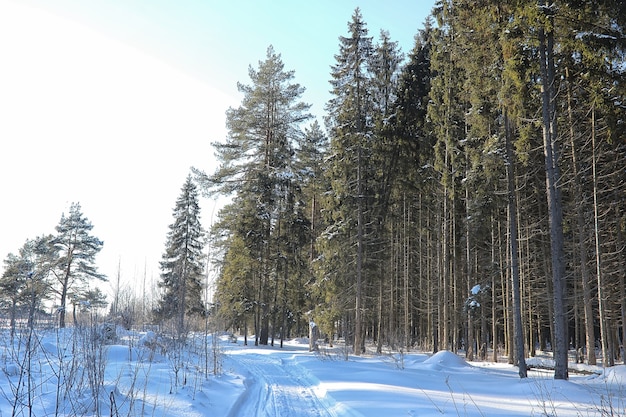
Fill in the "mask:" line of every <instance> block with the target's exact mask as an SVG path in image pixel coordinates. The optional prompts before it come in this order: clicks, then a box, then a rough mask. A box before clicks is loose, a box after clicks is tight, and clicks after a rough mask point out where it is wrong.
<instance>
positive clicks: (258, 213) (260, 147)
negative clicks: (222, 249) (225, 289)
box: [196, 46, 311, 344]
mask: <svg viewBox="0 0 626 417" xmlns="http://www.w3.org/2000/svg"><path fill="white" fill-rule="evenodd" d="M248 72H249V75H250V79H251V81H252V84H251V85H245V84H241V83H239V84H238V88H239V91H240V92H242V93H243V94H244V97H243V100H242V104H241V106H239V107H238V108H230V109H229V110H228V111H227V113H226V124H227V128H228V137H227V138H226V141H225V143H214V144H213V145H214V147H215V149H216V150H217V157H218V159H219V161H220V163H221V165H220V167H219V169H218V170H217V171H216V172H215V173H213V174H212V175H206V174H204V173H202V172H199V171H197V170H196V173H197V174H198V176H199V178H200V179H201V181H202V183H203V185H204V186H205V189H206V190H207V191H208V192H213V193H222V194H232V193H236V196H235V201H236V202H237V206H236V207H237V210H238V212H239V213H240V215H239V216H230V215H228V213H229V211H230V208H233V207H232V206H231V207H230V208H229V210H225V211H223V213H221V214H223V215H224V218H223V219H222V222H221V227H222V230H225V231H226V233H227V237H228V238H232V237H233V236H234V235H238V238H241V239H243V241H244V242H245V245H246V247H247V250H248V251H249V253H250V255H251V258H252V259H257V260H259V262H260V265H259V267H255V268H254V269H252V270H254V274H253V275H254V278H255V285H254V287H255V291H256V295H255V302H254V308H255V330H256V331H255V335H256V338H257V339H256V340H255V343H260V344H268V342H269V337H270V331H272V335H273V334H274V331H275V330H278V329H277V327H280V324H278V317H279V314H277V311H278V310H277V309H279V307H278V303H279V300H280V299H281V298H280V297H279V295H278V292H279V291H280V292H281V294H283V295H284V285H280V286H279V285H278V284H279V278H278V277H279V276H281V277H282V278H285V277H286V274H285V273H284V272H281V271H282V268H285V267H286V264H285V262H287V263H292V262H294V259H295V256H296V252H297V251H296V250H295V247H297V246H298V245H300V244H301V239H302V238H301V237H302V233H303V232H304V231H305V230H306V229H307V228H308V222H307V221H306V217H305V215H304V211H303V210H304V208H303V205H302V204H303V203H302V198H301V186H300V184H299V182H298V178H299V174H298V172H297V168H296V167H295V166H294V152H295V151H294V146H295V144H296V142H297V141H299V140H300V139H301V136H302V131H301V130H300V124H301V123H303V122H305V121H306V120H308V119H309V118H310V117H311V115H310V114H309V113H308V110H309V108H310V105H309V104H306V103H304V102H301V101H300V97H301V96H302V94H303V92H304V88H303V87H301V86H300V85H299V84H295V83H293V82H292V80H293V78H294V71H285V70H284V64H283V62H282V59H281V56H280V54H277V53H276V52H275V51H274V48H273V47H272V46H270V47H269V48H268V49H267V55H266V59H265V60H264V61H261V62H259V67H258V70H256V69H254V68H252V67H250V68H249V71H248ZM286 232H288V233H289V235H287V234H286ZM236 241H237V240H227V242H231V243H232V242H236ZM294 245H295V246H294ZM227 251H230V248H228V249H227ZM229 256H234V254H232V253H231V254H230V255H229ZM223 278H224V279H226V278H227V277H223ZM231 278H232V277H231ZM281 281H282V280H281ZM283 284H284V282H283ZM281 297H282V295H281ZM283 305H284V303H283ZM270 322H271V324H272V326H271V329H270Z"/></svg>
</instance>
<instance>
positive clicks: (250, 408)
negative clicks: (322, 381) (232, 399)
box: [229, 352, 339, 417]
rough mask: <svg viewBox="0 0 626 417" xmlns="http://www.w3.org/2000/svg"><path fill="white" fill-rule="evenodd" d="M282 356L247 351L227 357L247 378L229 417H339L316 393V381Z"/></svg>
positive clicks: (304, 370) (305, 371)
mask: <svg viewBox="0 0 626 417" xmlns="http://www.w3.org/2000/svg"><path fill="white" fill-rule="evenodd" d="M281 356H283V355H276V354H274V355H267V354H256V353H250V352H247V353H246V354H245V355H237V354H235V355H229V358H230V360H232V361H233V362H234V363H235V366H236V367H237V368H239V369H241V371H242V373H243V374H244V375H245V376H246V383H245V385H246V390H245V392H244V393H243V394H242V396H241V397H240V398H239V399H238V400H237V402H236V403H235V405H234V406H233V408H232V409H231V411H230V413H229V416H230V417H235V416H251V417H252V416H254V417H274V416H296V415H297V416H298V417H326V416H329V417H339V414H337V413H336V412H335V411H336V410H333V406H331V405H330V404H329V403H328V402H327V401H324V400H323V399H320V398H318V396H317V395H316V393H315V384H316V382H315V381H314V380H312V378H311V377H309V376H307V375H308V371H307V370H306V369H304V368H302V367H301V366H298V365H297V364H296V363H295V362H294V361H293V360H290V359H285V358H281Z"/></svg>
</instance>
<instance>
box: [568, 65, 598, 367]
mask: <svg viewBox="0 0 626 417" xmlns="http://www.w3.org/2000/svg"><path fill="white" fill-rule="evenodd" d="M565 75H566V78H567V112H568V122H569V129H570V131H569V135H570V146H571V148H572V167H573V170H574V178H575V190H576V195H577V196H579V197H580V198H581V199H582V195H583V193H582V185H581V182H582V179H581V178H579V174H578V161H577V158H576V148H575V140H574V116H573V109H572V83H571V80H570V77H569V70H568V69H567V68H566V69H565ZM576 222H577V225H578V242H577V243H578V258H579V262H580V279H581V282H582V292H583V294H582V296H583V303H582V305H583V313H584V322H585V323H584V326H585V332H584V335H585V346H586V350H587V363H588V364H589V365H595V364H596V348H595V330H594V324H593V306H592V304H591V299H592V298H591V286H590V283H589V269H588V267H587V250H586V248H585V229H586V227H585V213H584V210H583V201H579V202H578V203H577V204H576Z"/></svg>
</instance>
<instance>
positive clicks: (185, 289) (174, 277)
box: [155, 176, 206, 333]
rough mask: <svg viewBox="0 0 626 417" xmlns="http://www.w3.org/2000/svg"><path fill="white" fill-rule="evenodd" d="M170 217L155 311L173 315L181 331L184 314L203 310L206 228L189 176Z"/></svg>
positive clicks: (157, 313) (189, 314) (166, 316)
mask: <svg viewBox="0 0 626 417" xmlns="http://www.w3.org/2000/svg"><path fill="white" fill-rule="evenodd" d="M173 217H174V223H172V224H171V225H170V226H169V229H170V231H169V232H168V234H167V240H166V243H165V253H164V254H163V259H162V260H161V280H160V282H159V287H160V288H162V289H163V296H162V298H161V300H160V301H159V305H158V307H157V309H156V311H155V313H156V315H157V317H159V318H160V319H161V320H164V319H174V323H175V325H176V328H177V330H178V331H179V332H181V333H182V332H184V331H185V317H186V316H203V315H205V314H206V309H205V306H204V303H203V301H202V293H203V291H202V289H203V282H202V281H203V276H204V275H203V272H204V259H205V255H204V253H203V250H204V244H205V231H204V229H203V228H202V225H201V223H200V206H199V203H198V190H197V187H196V185H195V184H194V182H193V180H192V178H191V176H188V177H187V180H186V181H185V184H184V185H183V187H182V189H181V193H180V196H179V197H178V199H177V200H176V205H175V207H174V210H173Z"/></svg>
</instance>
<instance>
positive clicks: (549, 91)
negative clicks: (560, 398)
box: [538, 0, 568, 379]
mask: <svg viewBox="0 0 626 417" xmlns="http://www.w3.org/2000/svg"><path fill="white" fill-rule="evenodd" d="M539 7H540V8H542V9H543V7H544V1H543V0H539ZM538 35H539V66H540V72H541V83H542V85H541V90H542V119H543V147H544V156H545V166H546V196H547V200H548V210H549V212H548V220H549V223H550V249H551V254H552V282H553V309H554V312H553V314H554V332H553V334H552V344H553V349H554V362H555V365H554V378H555V379H568V370H567V348H568V344H567V325H566V316H565V265H564V256H563V212H562V207H561V193H560V184H559V180H560V173H559V167H558V161H559V150H558V145H557V132H556V106H555V100H556V86H555V81H556V77H555V74H554V72H555V68H554V34H553V32H552V30H550V31H548V32H547V33H546V32H545V29H544V27H543V25H540V27H539V30H538Z"/></svg>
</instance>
